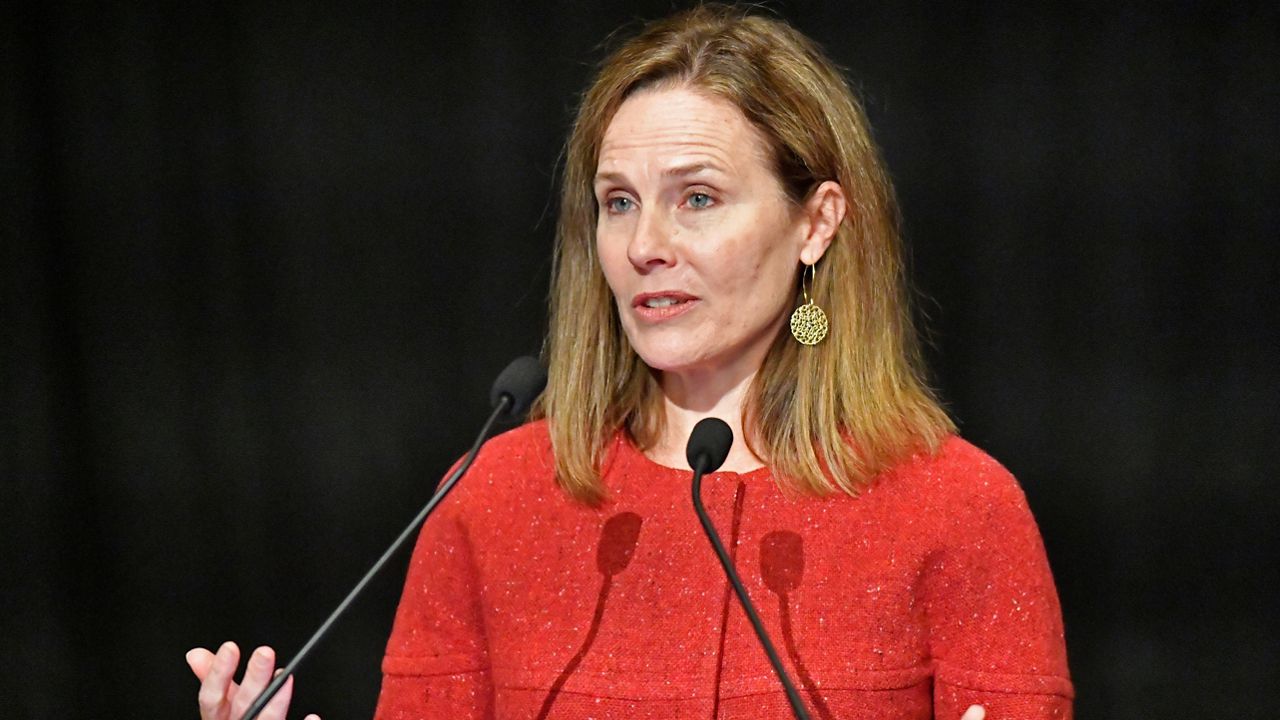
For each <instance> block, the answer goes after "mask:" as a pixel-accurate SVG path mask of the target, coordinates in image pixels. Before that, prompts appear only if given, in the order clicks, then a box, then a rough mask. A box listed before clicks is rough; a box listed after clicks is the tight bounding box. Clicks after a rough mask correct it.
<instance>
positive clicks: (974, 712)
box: [960, 705, 987, 720]
mask: <svg viewBox="0 0 1280 720" xmlns="http://www.w3.org/2000/svg"><path fill="white" fill-rule="evenodd" d="M986 717H987V709H986V708H984V707H982V706H981V705H970V706H969V709H968V710H965V711H964V715H961V716H960V720H985V718H986Z"/></svg>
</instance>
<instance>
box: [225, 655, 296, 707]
mask: <svg viewBox="0 0 1280 720" xmlns="http://www.w3.org/2000/svg"><path fill="white" fill-rule="evenodd" d="M275 669H276V654H275V651H274V650H272V649H271V648H269V647H260V648H258V649H257V650H254V651H253V654H252V655H250V656H249V662H248V664H247V665H246V666H245V669H244V677H243V678H241V680H240V690H239V691H238V692H237V693H236V696H235V698H234V699H233V700H232V701H231V717H233V718H239V717H241V716H243V715H244V711H245V710H248V709H249V704H250V703H252V702H253V701H254V700H257V699H258V695H259V694H260V693H261V692H262V689H263V688H265V687H266V686H267V683H269V682H271V677H272V672H273V671H274V670H275ZM286 685H288V683H287V684H286ZM282 694H284V688H283V687H282V688H280V693H278V694H277V695H276V697H279V696H280V695H282ZM268 707H270V705H268ZM285 707H286V708H287V707H288V702H287V701H286V702H285ZM263 710H264V711H263V713H262V714H261V715H260V716H259V717H261V718H264V720H265V719H266V718H268V717H269V716H268V715H267V713H266V708H264V709H263ZM280 717H281V718H284V714H283V713H281V715H280Z"/></svg>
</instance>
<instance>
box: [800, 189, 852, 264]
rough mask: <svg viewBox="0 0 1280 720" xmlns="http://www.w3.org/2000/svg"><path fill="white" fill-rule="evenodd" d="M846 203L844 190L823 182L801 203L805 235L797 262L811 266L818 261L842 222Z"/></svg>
mask: <svg viewBox="0 0 1280 720" xmlns="http://www.w3.org/2000/svg"><path fill="white" fill-rule="evenodd" d="M847 210H848V204H847V203H846V202H845V198H844V188H842V187H840V183H838V182H836V181H834V180H826V181H824V182H823V183H822V184H821V185H819V186H818V187H817V188H815V189H814V191H813V193H812V194H810V195H809V199H808V200H805V202H804V208H803V212H804V217H805V224H804V227H805V228H806V230H805V235H804V238H803V239H802V244H801V247H800V262H802V263H804V264H805V265H813V264H814V263H816V262H818V261H819V260H821V259H822V256H823V255H825V254H826V252H827V248H828V247H830V245H831V241H832V240H833V239H835V236H836V231H837V230H839V229H840V223H842V222H844V215H845V212H846V211H847Z"/></svg>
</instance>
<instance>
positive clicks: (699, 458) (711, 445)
mask: <svg viewBox="0 0 1280 720" xmlns="http://www.w3.org/2000/svg"><path fill="white" fill-rule="evenodd" d="M732 446H733V431H732V430H730V429H729V426H728V424H726V423H725V421H723V420H721V419H720V418H714V417H709V418H703V419H702V420H699V421H698V424H697V425H694V426H693V432H691V433H689V444H688V445H686V446H685V458H686V459H688V461H689V467H690V468H693V510H694V512H696V513H697V514H698V522H700V523H702V529H703V530H704V531H706V533H707V539H708V540H710V541H711V547H712V548H714V549H715V551H716V557H718V558H720V565H721V566H722V567H723V568H724V574H725V575H726V576H728V578H729V584H730V585H732V586H733V591H734V593H736V594H737V596H738V602H739V603H741V604H742V609H743V611H745V612H746V613H747V619H748V620H750V621H751V627H752V628H754V629H755V631H756V637H758V638H760V645H761V646H763V647H764V653H765V655H768V656H769V664H771V665H773V671H774V672H775V673H777V674H778V680H779V681H780V682H781V683H782V688H783V689H784V690H786V692H787V701H788V702H790V703H791V712H792V713H793V714H794V715H795V716H796V718H797V720H809V711H808V710H806V709H805V706H804V702H803V701H802V700H801V699H800V693H799V692H797V691H796V686H795V683H793V682H791V676H789V675H787V670H786V668H784V667H782V660H781V659H780V658H779V657H778V651H777V650H775V649H774V648H773V642H772V641H771V640H769V634H768V633H767V632H765V629H764V623H762V622H760V615H759V614H758V613H756V607H755V605H752V604H751V598H749V597H747V588H746V587H744V586H743V584H742V579H741V578H739V577H738V572H737V571H736V570H734V568H733V561H732V560H730V559H729V553H728V552H726V551H725V549H724V543H723V542H721V541H720V535H719V534H718V533H716V529H715V526H713V525H712V524H711V517H710V516H708V515H707V509H706V508H705V507H703V506H702V476H703V475H705V474H707V473H709V472H715V471H716V470H717V469H719V468H720V466H721V465H723V464H724V461H725V458H727V457H729V448H730V447H732Z"/></svg>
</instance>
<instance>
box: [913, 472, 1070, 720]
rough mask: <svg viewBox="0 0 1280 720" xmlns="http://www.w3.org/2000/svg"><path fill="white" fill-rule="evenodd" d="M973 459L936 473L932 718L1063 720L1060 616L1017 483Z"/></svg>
mask: <svg viewBox="0 0 1280 720" xmlns="http://www.w3.org/2000/svg"><path fill="white" fill-rule="evenodd" d="M974 452H976V453H977V454H978V455H980V456H981V457H980V458H978V459H977V462H974V463H972V464H969V463H965V465H968V467H964V468H963V469H957V471H956V472H954V473H951V477H945V478H944V482H945V483H946V484H947V487H948V492H947V495H948V496H949V497H948V500H947V502H946V503H944V507H942V508H940V510H941V512H942V516H943V517H944V518H945V520H944V522H943V523H942V525H941V526H940V533H941V535H942V537H941V538H940V542H939V544H938V546H937V547H938V548H939V549H938V550H937V551H936V552H935V553H934V554H933V558H932V562H930V563H929V566H928V569H927V570H926V574H925V577H924V578H923V579H924V600H925V612H926V616H927V620H928V624H929V647H930V652H931V655H932V657H933V660H934V716H935V717H937V718H939V720H958V719H959V718H960V716H961V715H962V714H963V713H964V711H965V709H966V708H968V707H969V706H970V705H974V704H977V705H982V706H984V707H985V708H986V710H987V717H988V718H991V719H992V720H996V719H1003V718H1020V719H1021V718H1070V717H1071V713H1072V698H1073V697H1074V690H1073V688H1072V685H1071V681H1070V679H1069V677H1068V671H1067V655H1066V644H1065V641H1064V638H1063V630H1062V611H1061V608H1060V607H1059V604H1058V593H1057V590H1056V589H1055V587H1054V584H1053V576H1052V575H1051V574H1050V571H1049V562H1048V559H1047V558H1046V556H1045V551H1044V545H1043V543H1042V541H1041V539H1040V532H1039V530H1038V528H1037V527H1036V523H1035V520H1034V519H1033V518H1032V516H1031V511H1030V509H1029V508H1028V507H1027V502H1026V498H1025V496H1024V495H1023V493H1022V489H1021V488H1020V487H1018V484H1017V481H1015V480H1014V478H1013V476H1012V475H1010V474H1009V472H1008V471H1007V470H1005V469H1004V468H1003V467H1001V466H1000V465H999V464H998V463H996V462H995V461H994V460H991V459H990V458H988V457H986V456H985V455H982V454H981V453H980V451H976V450H975V451H974Z"/></svg>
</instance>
